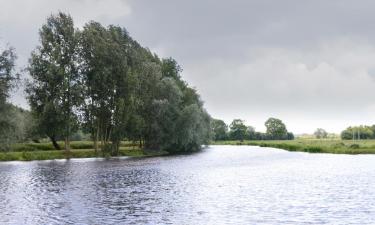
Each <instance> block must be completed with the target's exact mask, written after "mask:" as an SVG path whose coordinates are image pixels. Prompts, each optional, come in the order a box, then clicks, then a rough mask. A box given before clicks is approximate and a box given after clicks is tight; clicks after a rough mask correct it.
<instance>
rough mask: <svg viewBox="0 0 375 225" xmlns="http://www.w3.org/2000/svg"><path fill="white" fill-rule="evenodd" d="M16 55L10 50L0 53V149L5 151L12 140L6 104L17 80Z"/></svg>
mask: <svg viewBox="0 0 375 225" xmlns="http://www.w3.org/2000/svg"><path fill="white" fill-rule="evenodd" d="M15 60H16V55H15V53H14V50H13V49H12V48H7V49H5V50H3V51H0V128H1V129H0V149H1V150H6V149H8V147H9V144H10V143H11V141H12V139H13V135H12V133H13V132H12V131H13V130H14V129H15V124H14V123H12V119H11V116H12V115H11V114H12V113H11V109H12V108H11V106H10V105H9V104H8V103H7V100H8V97H9V92H10V91H11V90H12V88H13V87H14V86H15V81H16V80H17V79H18V74H17V73H16V71H15V69H14V67H15Z"/></svg>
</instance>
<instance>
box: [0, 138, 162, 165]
mask: <svg viewBox="0 0 375 225" xmlns="http://www.w3.org/2000/svg"><path fill="white" fill-rule="evenodd" d="M59 144H60V145H61V147H63V143H59ZM71 148H72V150H71V151H70V153H69V154H68V155H67V154H66V153H65V151H64V150H54V148H53V146H52V144H51V143H24V144H15V145H13V146H12V150H11V151H9V152H0V161H16V160H17V161H31V160H51V159H67V158H96V157H109V156H108V155H104V154H103V153H102V152H101V151H98V152H97V153H95V151H94V149H93V143H92V142H89V141H75V142H72V143H71ZM166 154H167V153H166V152H162V151H159V152H155V151H145V150H143V149H140V148H139V147H137V146H134V145H132V144H131V143H130V142H123V143H122V144H121V147H120V151H119V155H118V156H132V157H142V156H159V155H166Z"/></svg>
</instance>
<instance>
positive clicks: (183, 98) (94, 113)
mask: <svg viewBox="0 0 375 225" xmlns="http://www.w3.org/2000/svg"><path fill="white" fill-rule="evenodd" d="M29 72H30V75H31V78H32V79H31V80H30V81H29V83H28V88H27V92H28V99H29V102H30V106H31V110H32V114H33V115H34V117H35V119H36V121H37V127H38V129H39V130H40V131H41V133H42V134H44V135H46V136H48V137H49V138H50V139H51V140H52V142H54V145H55V147H56V148H59V147H60V146H58V144H57V143H56V140H57V139H64V140H65V149H66V150H69V140H70V138H71V135H72V132H73V131H75V130H77V129H78V128H79V129H82V130H84V131H86V132H89V133H90V134H91V138H92V139H93V140H94V142H95V149H96V150H98V148H99V144H98V143H100V147H101V150H103V151H108V152H110V153H111V154H113V155H116V154H117V152H118V150H119V147H120V142H121V141H122V140H125V139H127V140H132V141H139V143H140V146H142V147H145V148H148V149H160V150H167V151H169V152H189V151H195V150H198V149H200V148H201V146H202V145H204V144H207V143H208V141H209V139H210V134H211V128H210V123H211V118H210V116H209V114H208V113H207V112H206V110H205V109H204V108H203V103H202V101H201V100H200V97H199V95H198V93H197V92H196V90H195V89H193V88H190V87H189V86H188V85H187V83H186V82H185V81H183V80H182V78H181V75H180V72H181V67H180V66H179V65H178V63H177V62H176V61H175V60H174V59H172V58H167V59H160V58H159V57H158V56H157V55H155V54H153V53H151V52H150V51H149V50H148V49H147V48H144V47H142V46H141V45H140V44H139V43H138V42H137V41H135V40H134V39H132V38H131V37H130V35H129V34H128V32H127V31H126V29H124V28H121V27H118V26H113V25H110V26H108V27H104V26H102V25H101V24H100V23H98V22H94V21H91V22H89V23H87V24H86V25H85V26H84V27H83V28H82V29H77V28H75V27H74V23H73V19H72V18H71V17H70V16H69V15H67V14H64V13H58V14H57V15H52V16H50V17H49V18H48V19H47V23H46V24H45V25H43V27H42V28H41V30H40V45H39V46H38V47H37V48H36V49H35V51H34V52H33V53H32V55H31V58H30V63H29Z"/></svg>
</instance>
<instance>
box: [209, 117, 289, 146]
mask: <svg viewBox="0 0 375 225" xmlns="http://www.w3.org/2000/svg"><path fill="white" fill-rule="evenodd" d="M265 126H266V129H267V130H266V133H261V132H257V131H255V128H254V127H251V126H246V125H245V124H244V121H243V120H241V119H235V120H233V121H232V123H231V124H230V125H229V126H228V125H227V124H225V122H224V121H222V120H218V119H213V120H212V123H211V127H212V136H213V139H214V140H215V141H218V140H240V141H243V140H293V139H294V135H293V133H291V132H288V130H287V129H286V126H285V124H284V123H283V122H282V121H281V120H280V119H276V118H269V119H268V120H267V121H266V122H265Z"/></svg>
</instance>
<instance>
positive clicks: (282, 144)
mask: <svg viewBox="0 0 375 225" xmlns="http://www.w3.org/2000/svg"><path fill="white" fill-rule="evenodd" d="M212 144H213V145H254V146H260V147H272V148H280V149H284V150H287V151H297V152H311V153H334V154H375V140H359V141H358V140H356V141H353V140H339V139H333V140H332V139H295V140H282V141H242V142H241V141H216V142H213V143H212Z"/></svg>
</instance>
